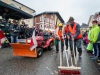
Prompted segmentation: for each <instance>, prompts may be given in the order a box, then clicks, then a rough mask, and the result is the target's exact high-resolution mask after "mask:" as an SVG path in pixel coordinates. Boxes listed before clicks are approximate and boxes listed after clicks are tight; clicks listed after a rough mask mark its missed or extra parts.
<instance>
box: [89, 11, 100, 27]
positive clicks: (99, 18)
mask: <svg viewBox="0 0 100 75" xmlns="http://www.w3.org/2000/svg"><path fill="white" fill-rule="evenodd" d="M93 20H97V21H98V24H100V12H97V13H95V14H94V15H91V16H90V18H89V21H88V25H89V26H92V21H93Z"/></svg>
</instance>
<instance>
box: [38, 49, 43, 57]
mask: <svg viewBox="0 0 100 75" xmlns="http://www.w3.org/2000/svg"><path fill="white" fill-rule="evenodd" d="M42 54H43V49H42V48H38V50H37V57H41V56H42Z"/></svg>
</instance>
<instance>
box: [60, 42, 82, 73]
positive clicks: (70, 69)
mask: <svg viewBox="0 0 100 75" xmlns="http://www.w3.org/2000/svg"><path fill="white" fill-rule="evenodd" d="M68 44H69V43H68ZM59 49H60V50H61V46H59ZM69 50H70V49H69ZM67 51H68V50H67ZM67 51H66V48H65V41H64V52H65V54H66V61H67V66H62V65H60V66H58V68H59V69H60V73H61V74H81V73H80V71H79V70H80V69H81V67H77V61H76V57H75V51H74V41H73V53H74V62H75V65H76V66H74V65H73V60H72V56H71V51H69V52H70V56H71V66H69V61H68V54H67ZM60 62H61V63H62V61H60Z"/></svg>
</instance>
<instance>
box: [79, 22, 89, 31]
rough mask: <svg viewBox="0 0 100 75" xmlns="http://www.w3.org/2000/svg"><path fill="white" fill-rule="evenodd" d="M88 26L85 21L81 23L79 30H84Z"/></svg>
mask: <svg viewBox="0 0 100 75" xmlns="http://www.w3.org/2000/svg"><path fill="white" fill-rule="evenodd" d="M88 27H89V25H87V24H85V23H82V25H81V30H82V31H86V30H87V28H88Z"/></svg>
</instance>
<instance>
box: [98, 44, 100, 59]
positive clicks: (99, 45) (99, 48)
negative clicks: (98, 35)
mask: <svg viewBox="0 0 100 75" xmlns="http://www.w3.org/2000/svg"><path fill="white" fill-rule="evenodd" d="M98 50H99V53H98V57H99V58H100V43H99V44H98Z"/></svg>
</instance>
